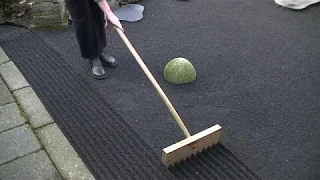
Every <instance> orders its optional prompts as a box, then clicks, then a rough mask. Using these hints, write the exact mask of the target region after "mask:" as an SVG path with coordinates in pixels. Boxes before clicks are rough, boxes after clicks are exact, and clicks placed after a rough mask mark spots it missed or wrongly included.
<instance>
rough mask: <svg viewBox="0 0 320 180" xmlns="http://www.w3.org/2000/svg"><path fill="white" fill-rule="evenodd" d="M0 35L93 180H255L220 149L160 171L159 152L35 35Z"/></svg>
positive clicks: (22, 31) (13, 32)
mask: <svg viewBox="0 0 320 180" xmlns="http://www.w3.org/2000/svg"><path fill="white" fill-rule="evenodd" d="M0 32H2V34H1V35H0V46H1V47H2V48H3V50H4V51H5V52H6V53H7V55H8V56H9V58H10V59H11V60H12V61H14V63H15V64H16V65H17V67H18V68H19V69H20V71H21V72H22V74H23V75H24V77H25V78H26V80H27V81H28V82H29V83H30V85H31V86H32V88H33V89H34V90H35V92H36V93H37V95H38V96H39V98H40V99H41V101H42V102H43V104H44V105H45V107H46V108H47V109H48V111H49V113H50V114H51V116H52V117H53V119H54V120H55V121H56V123H57V124H58V126H59V127H60V128H61V130H62V131H63V133H64V134H65V135H66V137H67V138H68V140H69V141H70V142H71V144H72V145H73V147H74V148H75V150H76V151H77V152H78V154H79V156H80V157H81V158H82V160H83V161H84V162H85V164H86V165H87V166H88V168H89V169H90V171H91V172H92V173H93V175H94V176H95V177H96V178H97V179H104V180H105V179H176V178H177V179H260V178H259V177H258V176H257V175H256V174H255V173H254V172H252V171H251V170H250V169H249V168H248V167H247V166H246V165H245V164H244V163H243V162H241V161H240V160H239V159H238V158H237V157H236V156H235V155H233V154H232V153H231V152H230V151H228V150H227V148H226V147H224V146H223V145H221V144H218V146H216V147H215V148H211V150H210V149H209V150H207V151H204V152H203V155H202V156H197V157H196V158H191V159H190V160H187V161H186V162H183V163H181V164H180V165H177V166H175V167H173V168H170V169H169V170H167V169H165V168H164V166H163V165H162V164H161V161H160V160H161V159H160V158H161V157H160V153H156V152H154V151H153V150H152V149H151V148H150V147H149V146H148V145H147V144H146V143H145V142H144V141H143V139H142V138H141V137H140V136H138V134H137V133H135V132H134V131H133V129H132V128H130V127H129V126H128V125H127V124H126V123H125V121H124V120H123V119H122V118H121V116H119V115H118V114H117V113H116V112H115V111H114V110H112V108H111V106H110V105H109V104H108V103H107V102H106V101H104V100H103V99H102V98H100V96H99V94H98V93H97V91H95V90H94V88H92V87H90V85H89V83H88V82H86V81H85V80H84V78H82V77H81V75H79V74H76V73H75V72H74V71H73V70H72V67H71V66H70V65H69V64H68V63H67V62H66V61H65V60H64V59H63V58H62V57H61V56H60V55H59V54H58V53H57V52H55V51H54V50H53V49H52V48H51V47H50V46H48V45H47V44H46V43H44V42H43V41H42V40H41V39H40V38H39V37H38V36H37V35H35V34H34V33H32V32H29V31H28V30H26V29H21V28H18V29H17V28H13V27H6V26H5V27H0ZM8 32H10V33H8ZM6 33H7V34H6Z"/></svg>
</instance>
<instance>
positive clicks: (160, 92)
mask: <svg viewBox="0 0 320 180" xmlns="http://www.w3.org/2000/svg"><path fill="white" fill-rule="evenodd" d="M115 29H116V31H117V32H118V34H119V35H120V37H121V39H122V40H123V42H124V43H125V44H126V46H127V47H128V49H129V50H130V52H131V53H132V55H133V57H134V58H135V59H136V61H137V62H138V63H139V65H140V67H141V68H142V70H143V71H144V73H145V74H146V75H147V77H148V78H149V80H150V81H151V83H152V85H153V86H154V87H155V88H156V90H157V92H158V93H159V95H160V96H161V98H162V99H163V101H164V102H165V104H166V105H167V107H168V108H169V110H170V112H171V114H172V116H173V117H174V119H175V120H176V121H177V123H178V125H179V126H180V129H181V130H182V132H183V133H184V135H185V136H186V137H187V138H188V137H190V136H191V135H190V133H189V131H188V129H187V128H186V126H185V125H184V123H183V121H182V120H181V118H180V116H179V115H178V113H177V111H176V110H175V109H174V107H173V106H172V104H171V102H170V101H169V99H168V98H167V96H166V95H165V93H164V92H163V90H162V89H161V87H160V85H159V84H158V83H157V81H156V80H155V78H154V77H153V75H152V74H151V72H150V71H149V69H148V68H147V66H146V65H145V64H144V62H143V61H142V59H141V57H140V56H139V54H138V53H137V52H136V50H135V49H134V47H133V46H132V44H131V43H130V41H129V40H128V38H127V37H126V35H125V34H124V33H123V31H122V30H121V29H119V28H117V27H115Z"/></svg>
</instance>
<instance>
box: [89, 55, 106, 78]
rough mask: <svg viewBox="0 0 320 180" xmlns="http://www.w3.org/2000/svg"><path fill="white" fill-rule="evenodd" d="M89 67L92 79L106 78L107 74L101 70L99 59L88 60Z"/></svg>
mask: <svg viewBox="0 0 320 180" xmlns="http://www.w3.org/2000/svg"><path fill="white" fill-rule="evenodd" d="M90 66H91V73H92V75H93V77H94V78H96V79H105V78H106V77H107V73H106V72H105V70H104V69H103V67H102V65H101V61H100V59H99V58H95V59H90Z"/></svg>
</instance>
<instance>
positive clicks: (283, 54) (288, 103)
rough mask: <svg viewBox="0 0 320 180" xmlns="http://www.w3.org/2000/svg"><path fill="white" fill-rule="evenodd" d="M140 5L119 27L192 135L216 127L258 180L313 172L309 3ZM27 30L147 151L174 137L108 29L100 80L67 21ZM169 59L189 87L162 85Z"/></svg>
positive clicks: (317, 22)
mask: <svg viewBox="0 0 320 180" xmlns="http://www.w3.org/2000/svg"><path fill="white" fill-rule="evenodd" d="M141 4H143V5H145V7H146V8H145V12H144V17H145V18H144V19H143V21H141V22H138V23H124V28H125V29H126V34H127V36H128V38H129V39H130V40H131V42H132V43H133V44H134V46H135V48H136V50H137V51H138V53H139V54H140V55H141V57H142V58H143V59H144V61H145V63H146V64H147V66H148V67H149V69H150V70H151V71H152V72H153V74H154V76H155V77H156V79H157V80H158V81H159V83H160V84H161V85H162V87H163V89H164V91H165V92H166V93H167V95H168V97H169V99H170V100H171V101H172V103H173V105H174V106H175V107H176V109H177V111H178V113H179V114H180V115H181V117H182V118H183V119H184V120H185V122H186V125H187V127H188V128H189V129H190V131H191V133H192V134H193V133H197V132H200V131H202V130H204V129H206V128H208V127H210V126H212V125H215V124H217V123H218V124H220V125H221V126H222V127H223V128H224V132H225V136H224V139H223V143H224V145H225V146H226V147H228V148H229V149H230V150H231V151H232V152H233V153H236V155H237V156H238V157H240V159H241V160H243V161H244V162H245V163H246V164H248V165H249V167H250V168H252V169H253V170H254V171H255V172H257V173H258V174H259V175H261V177H262V178H263V179H319V178H320V172H319V171H318V170H319V168H320V154H319V150H318V149H319V148H320V142H319V138H320V134H319V129H320V122H319V121H318V119H319V117H320V111H319V110H320V108H319V107H320V103H319V102H320V101H319V100H320V91H319V90H320V82H319V80H318V79H319V75H320V73H319V68H320V64H319V62H318V61H319V57H320V49H319V46H320V33H319V29H320V11H319V6H313V7H311V8H309V9H307V10H304V11H301V12H300V11H290V10H286V9H283V8H278V7H276V6H275V5H274V3H273V1H262V0H256V1H253V0H248V1H242V2H241V3H239V1H233V0H230V1H203V2H196V1H188V2H178V1H177V2H176V1H172V0H163V1H159V2H155V1H153V2H151V1H144V2H142V3H141ZM0 31H1V30H0ZM37 33H38V34H39V35H40V36H42V37H43V38H44V39H45V40H46V42H47V43H48V44H50V45H51V46H52V47H54V48H55V49H56V50H57V51H58V52H59V53H61V54H62V56H63V57H64V58H65V59H67V61H68V62H67V63H68V66H69V65H70V66H72V67H73V68H74V70H75V72H76V73H79V74H81V75H83V76H85V78H86V79H87V80H88V82H89V83H90V85H91V86H92V87H94V88H95V90H96V91H98V92H99V93H100V94H97V97H98V96H99V95H101V96H103V98H104V100H106V101H107V102H108V103H110V104H111V106H112V107H113V108H114V109H115V110H116V111H117V112H118V113H119V114H121V117H122V118H123V120H125V121H126V123H128V124H129V125H130V126H131V127H133V129H134V130H135V131H136V132H137V133H138V134H139V135H140V136H141V137H142V138H143V139H144V140H145V141H146V142H147V144H148V145H149V146H151V147H152V148H153V150H155V152H160V151H161V149H162V148H164V147H166V146H168V145H171V144H172V143H175V142H177V141H179V140H181V139H182V138H183V135H182V133H180V129H179V128H178V127H177V126H176V123H175V121H174V120H173V119H172V118H171V115H170V114H169V112H168V110H167V109H166V107H165V106H164V105H163V103H162V101H161V99H160V97H158V96H157V94H156V92H155V90H154V89H153V87H152V86H151V84H150V83H149V81H148V80H147V78H146V77H145V75H144V74H143V72H142V70H141V69H140V67H139V66H138V64H137V63H136V62H135V60H134V59H133V58H132V56H131V54H130V53H129V51H128V50H127V48H126V47H125V45H124V44H123V43H122V42H121V40H120V38H119V37H118V36H117V35H116V34H115V33H114V32H110V33H109V35H108V42H109V44H110V49H109V52H111V53H113V54H115V55H116V56H117V58H118V59H119V67H118V68H116V69H112V70H109V71H108V72H109V79H108V80H105V81H96V80H93V79H92V77H91V75H90V72H89V69H88V67H87V65H88V64H87V62H85V61H84V60H82V59H81V58H80V56H79V51H78V46H77V42H76V41H75V38H74V37H75V36H74V34H73V32H72V28H71V27H70V28H69V29H68V30H64V31H41V32H37ZM178 56H182V57H185V58H187V59H189V60H190V61H191V62H192V63H193V64H194V66H195V68H196V70H197V73H198V74H197V75H198V77H197V80H196V81H195V82H194V83H191V84H187V85H182V86H173V85H170V84H167V83H166V82H164V81H163V78H162V70H163V68H164V66H165V64H166V63H167V62H168V61H169V60H170V59H172V58H174V57H178ZM61 63H64V62H61ZM159 156H160V153H159Z"/></svg>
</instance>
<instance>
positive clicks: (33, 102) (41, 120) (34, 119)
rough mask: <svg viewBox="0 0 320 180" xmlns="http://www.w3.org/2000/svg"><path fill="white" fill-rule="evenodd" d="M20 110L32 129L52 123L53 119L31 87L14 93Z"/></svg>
mask: <svg viewBox="0 0 320 180" xmlns="http://www.w3.org/2000/svg"><path fill="white" fill-rule="evenodd" d="M14 96H15V97H16V99H17V101H18V103H19V104H20V107H21V109H23V111H24V113H25V114H26V116H27V118H28V120H29V122H30V123H31V127H32V128H38V127H41V126H44V125H46V124H49V123H52V122H53V119H52V118H51V116H50V114H49V113H48V111H47V110H46V108H45V107H44V106H43V104H42V102H41V101H40V99H39V98H38V96H37V95H36V93H35V92H34V91H33V89H32V88H31V87H26V88H23V89H19V90H17V91H14Z"/></svg>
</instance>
